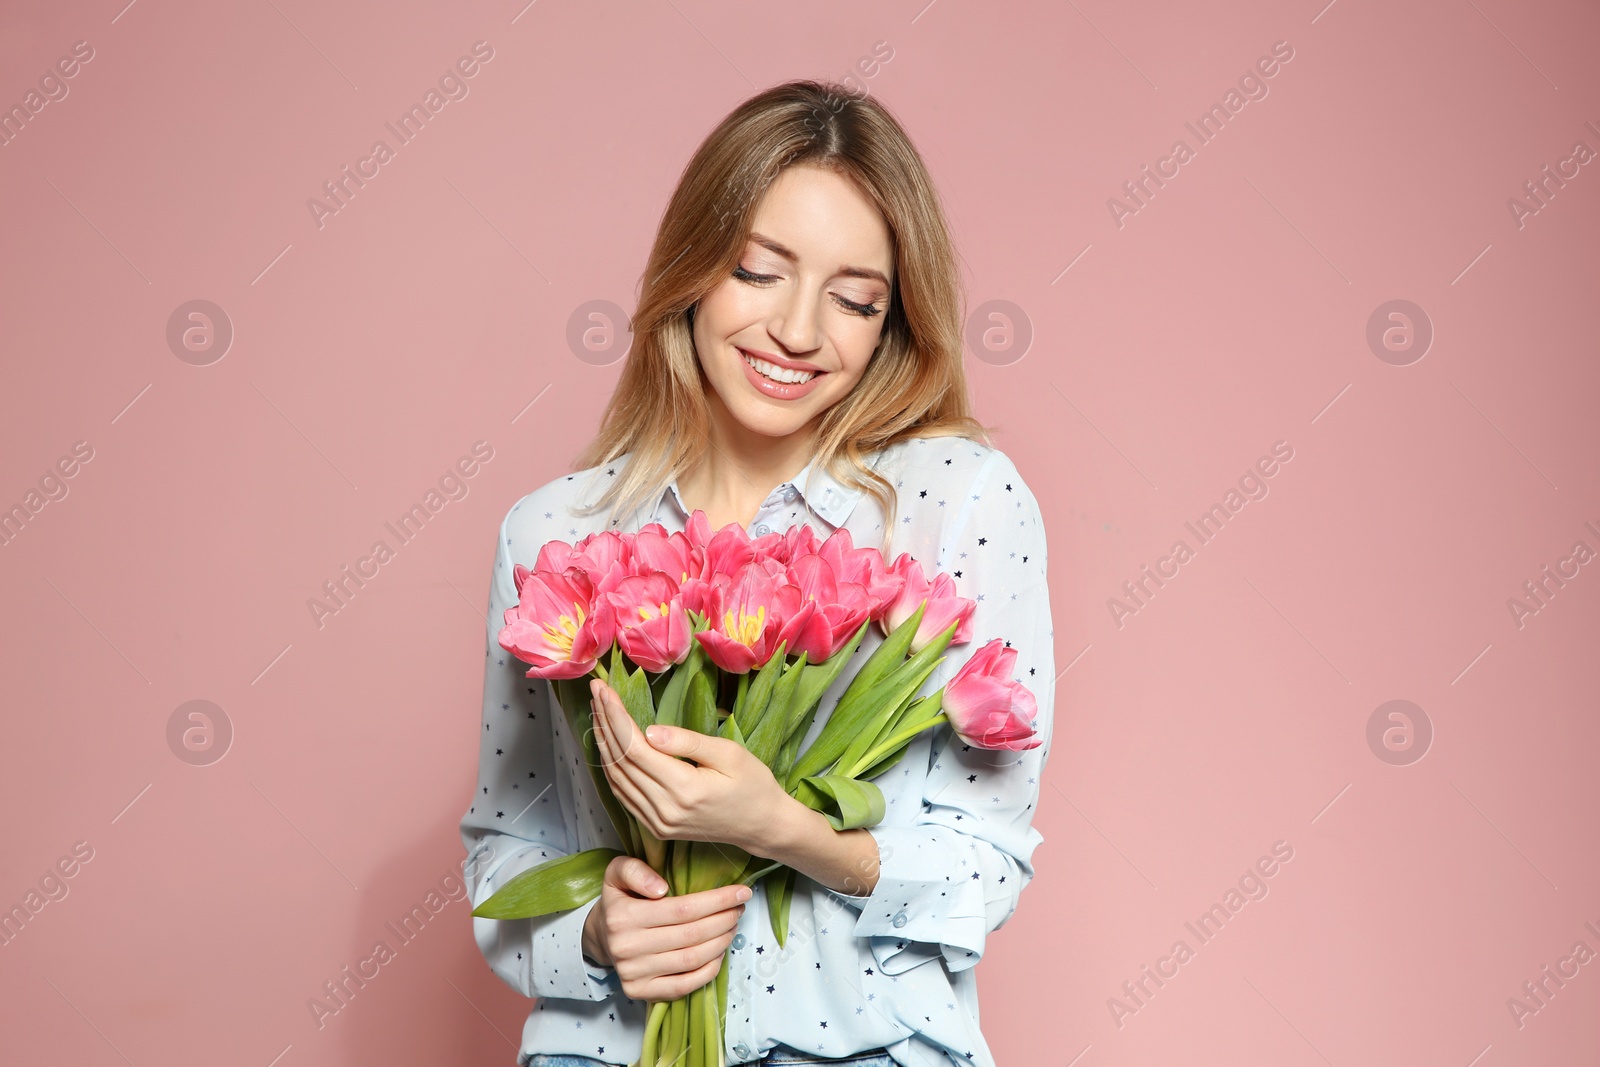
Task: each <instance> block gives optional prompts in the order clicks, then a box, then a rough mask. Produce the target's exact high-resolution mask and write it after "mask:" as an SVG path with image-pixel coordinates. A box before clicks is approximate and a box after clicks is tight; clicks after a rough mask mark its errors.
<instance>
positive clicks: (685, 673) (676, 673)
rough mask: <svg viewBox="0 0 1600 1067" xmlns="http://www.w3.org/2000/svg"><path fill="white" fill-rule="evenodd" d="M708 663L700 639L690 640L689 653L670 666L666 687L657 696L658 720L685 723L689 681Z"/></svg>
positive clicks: (667, 723) (677, 724) (670, 723)
mask: <svg viewBox="0 0 1600 1067" xmlns="http://www.w3.org/2000/svg"><path fill="white" fill-rule="evenodd" d="M705 665H706V653H705V649H704V648H703V647H702V646H701V644H700V642H699V641H694V640H691V641H690V642H689V654H688V655H686V656H684V658H683V662H682V663H680V664H678V665H677V666H676V667H672V668H669V669H668V671H667V674H666V677H667V678H668V679H669V680H668V682H667V684H666V687H665V688H664V689H663V690H662V691H661V693H660V694H659V695H658V696H657V698H656V722H658V723H661V724H662V725H663V726H682V725H683V702H684V699H685V697H686V696H687V695H688V692H689V681H690V680H691V679H692V678H693V677H694V676H695V675H696V674H699V673H700V672H701V671H702V670H704V669H705Z"/></svg>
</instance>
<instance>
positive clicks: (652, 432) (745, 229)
mask: <svg viewBox="0 0 1600 1067" xmlns="http://www.w3.org/2000/svg"><path fill="white" fill-rule="evenodd" d="M799 164H809V165H811V166H819V167H826V168H828V169H831V170H833V171H834V172H836V173H838V174H839V175H841V176H842V177H845V178H847V179H849V180H851V181H853V182H854V184H855V185H856V186H857V187H858V188H859V189H860V190H861V191H862V193H863V194H864V195H865V196H866V197H867V198H868V199H869V200H871V201H872V202H873V203H874V204H876V205H877V208H878V210H879V211H880V212H882V214H883V217H884V220H885V221H886V223H887V224H888V228H889V231H890V234H891V239H892V242H893V248H894V270H893V286H892V291H891V294H890V298H889V307H888V310H887V312H886V315H885V319H884V327H883V333H882V336H881V340H880V343H879V346H878V348H877V350H876V352H875V354H874V355H873V356H872V358H871V359H870V360H869V361H868V364H867V368H866V370H865V372H864V373H863V375H862V377H861V380H860V381H859V382H857V383H856V385H855V387H854V388H853V389H852V390H851V391H850V393H849V394H848V395H847V396H845V397H844V399H842V400H840V401H839V402H838V403H836V404H834V405H833V406H832V407H831V408H829V409H828V410H827V411H826V412H825V413H824V414H823V415H822V417H821V419H820V421H819V424H818V433H817V448H816V453H815V456H816V462H817V464H818V466H819V467H821V468H824V469H826V470H827V471H828V472H829V473H831V474H832V475H833V476H834V477H835V478H837V479H839V480H840V481H841V482H843V483H844V484H846V485H849V486H851V487H852V488H856V489H860V490H863V491H865V492H867V493H869V494H870V495H872V496H873V498H874V499H876V500H877V502H878V504H879V506H880V507H881V508H882V509H883V511H884V514H885V516H886V517H887V521H886V522H885V523H884V544H885V546H887V544H888V541H889V536H890V534H891V532H892V531H893V529H894V510H895V507H896V494H895V491H894V487H893V486H892V485H890V484H889V482H888V480H887V479H885V478H883V477H882V476H880V475H879V474H878V473H877V472H876V471H874V470H873V469H871V468H870V467H869V466H868V465H867V462H866V459H865V457H867V456H870V455H872V454H873V453H876V452H878V451H879V450H881V449H883V448H886V447H888V446H890V445H893V444H896V443H898V442H900V441H902V440H905V439H907V438H913V437H964V438H968V439H970V440H976V441H980V442H982V443H984V444H986V445H987V444H989V443H990V442H989V440H988V438H989V434H990V430H989V428H988V427H986V426H984V425H983V424H982V423H980V422H978V421H977V420H976V419H975V418H974V417H973V415H972V412H971V400H970V398H969V397H968V395H967V383H966V372H965V368H964V365H963V363H962V329H961V324H962V318H963V314H964V308H963V306H962V305H963V301H962V293H961V285H960V277H959V274H958V270H957V264H956V255H955V250H954V247H953V245H952V243H951V240H950V234H949V230H948V227H947V225H946V222H945V218H944V214H943V211H942V209H941V206H940V203H939V198H938V193H937V192H936V190H935V189H934V186H933V181H932V179H931V178H930V176H929V174H928V171H927V168H926V167H925V166H924V165H923V162H922V157H921V156H919V155H918V154H917V150H916V148H915V147H913V146H912V144H911V141H910V139H909V138H908V137H907V136H906V133H905V130H904V129H902V128H901V126H900V124H899V122H898V121H896V119H895V118H894V116H893V115H892V114H890V112H889V111H888V109H886V108H885V107H884V106H883V105H882V104H880V103H879V102H878V101H876V100H874V99H872V98H871V97H869V96H866V95H856V94H854V93H852V92H851V91H850V90H848V89H846V88H844V87H843V86H842V85H838V84H837V83H832V82H818V81H812V80H800V81H791V82H786V83H784V84H782V85H777V86H774V87H773V88H770V89H767V90H766V91H764V92H762V93H759V94H757V95H756V96H753V97H751V98H750V99H748V100H746V101H745V102H744V103H742V104H740V105H739V106H738V107H737V108H735V109H734V110H733V111H732V112H730V113H729V114H728V116H727V117H726V118H724V119H723V120H722V122H721V123H720V124H718V126H717V128H716V129H715V130H713V131H712V132H711V134H710V135H709V136H708V137H707V138H706V139H705V141H704V142H703V143H702V144H701V145H700V147H699V149H698V150H696V152H695V154H694V157H693V158H692V159H690V161H689V163H688V166H686V167H685V168H684V171H683V174H682V176H681V177H680V178H679V180H678V187H677V189H676V190H674V192H673V194H672V199H671V201H670V202H669V203H668V204H667V208H666V211H665V212H664V213H663V215H662V219H661V225H660V228H659V229H658V230H657V232H656V240H655V245H654V247H653V248H652V249H651V250H650V258H649V261H648V263H647V265H646V269H645V274H644V277H643V279H642V284H641V291H640V295H639V304H638V309H637V310H636V312H635V314H634V317H633V324H632V330H633V335H634V339H633V345H632V347H631V349H630V351H629V353H628V356H627V360H626V362H625V363H624V364H623V367H622V375H621V378H620V380H619V381H618V382H617V387H616V390H615V391H614V392H613V393H612V395H611V400H610V403H609V404H607V406H606V410H605V413H604V415H603V416H602V418H601V425H600V430H599V433H598V434H597V435H596V437H595V438H594V440H593V441H591V442H590V443H589V445H588V446H587V447H586V448H585V449H584V450H583V452H582V453H581V454H580V455H579V456H578V457H577V459H576V460H575V463H576V466H575V468H574V469H575V470H586V469H588V468H591V467H597V466H600V465H603V464H606V463H609V462H610V461H612V460H613V459H616V458H617V457H619V456H621V455H623V454H624V453H632V455H631V457H630V459H629V462H628V463H627V465H626V469H624V470H623V471H622V472H621V474H620V476H619V477H615V478H612V479H610V480H609V481H610V483H611V484H610V485H609V486H608V487H607V489H606V490H605V492H604V493H603V494H602V495H601V496H600V497H599V498H598V499H597V500H595V501H594V502H593V503H592V504H590V505H589V506H588V507H586V508H583V509H581V513H582V514H590V513H592V512H594V511H597V510H599V509H600V508H602V507H608V506H609V507H611V508H613V511H612V515H613V516H615V515H617V514H619V513H631V512H632V511H633V510H634V509H636V508H638V507H640V506H641V505H643V504H644V503H646V502H647V501H648V499H649V498H650V497H651V496H652V495H653V494H656V493H659V492H660V491H661V489H662V487H664V486H665V485H666V483H667V481H668V480H669V479H671V478H673V477H675V476H677V475H680V474H682V473H684V472H685V471H687V470H689V469H690V468H691V467H692V466H694V465H695V464H696V463H697V462H698V461H699V460H700V459H701V457H702V456H703V455H704V454H705V451H706V449H707V448H708V446H709V439H708V438H707V437H706V434H705V430H704V429H703V427H705V426H706V425H708V424H709V421H710V417H711V415H710V406H709V404H708V402H707V400H706V381H705V379H704V377H703V376H702V371H701V369H700V365H699V360H698V359H697V357H696V355H695V348H694V341H693V334H692V326H691V315H692V309H693V308H694V306H695V304H696V303H697V302H698V301H699V300H700V298H701V297H702V296H704V295H706V294H707V293H709V292H711V291H712V290H713V289H715V288H716V287H717V286H718V285H720V284H722V282H723V281H724V280H725V279H726V278H727V277H728V275H729V273H730V272H731V271H732V270H733V268H734V267H735V266H736V265H737V263H738V261H739V257H740V255H742V254H743V251H744V248H745V244H746V240H747V238H748V235H749V233H750V229H751V227H752V225H753V220H754V215H755V209H756V205H757V203H758V202H759V200H760V196H761V193H762V192H763V191H764V190H765V189H766V188H767V187H768V186H769V185H771V184H772V182H773V180H774V179H775V178H776V177H777V176H778V174H779V173H781V172H782V171H783V170H784V169H785V168H787V167H791V166H796V165H799ZM885 551H887V547H885Z"/></svg>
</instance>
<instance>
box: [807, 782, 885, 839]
mask: <svg viewBox="0 0 1600 1067" xmlns="http://www.w3.org/2000/svg"><path fill="white" fill-rule="evenodd" d="M795 799H796V800H798V801H800V803H802V804H804V805H805V806H806V807H808V808H811V809H812V810H813V811H820V812H822V814H823V815H825V816H827V819H828V822H830V823H831V824H833V828H834V829H835V830H854V829H857V828H858V827H863V826H876V825H878V823H880V822H882V821H883V812H884V807H885V805H884V800H883V790H881V789H879V788H878V787H877V786H876V785H874V784H873V783H872V782H863V781H861V780H859V779H857V778H846V777H845V776H844V775H842V774H828V775H821V776H814V777H810V778H803V779H801V781H800V785H799V788H798V789H797V790H796V791H795Z"/></svg>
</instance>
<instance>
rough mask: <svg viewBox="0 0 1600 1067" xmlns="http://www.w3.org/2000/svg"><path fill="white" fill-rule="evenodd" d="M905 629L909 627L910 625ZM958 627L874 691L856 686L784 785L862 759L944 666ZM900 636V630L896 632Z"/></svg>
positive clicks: (942, 636)
mask: <svg viewBox="0 0 1600 1067" xmlns="http://www.w3.org/2000/svg"><path fill="white" fill-rule="evenodd" d="M906 625H908V626H909V625H910V623H909V622H908V623H907V624H906ZM955 626H956V624H955V623H951V624H950V626H949V627H947V628H946V629H945V632H944V633H943V634H942V635H941V636H940V637H939V638H936V639H935V640H934V641H932V642H931V643H930V644H929V645H928V647H927V648H924V649H923V650H922V651H921V652H918V653H917V654H916V655H915V656H912V657H911V658H910V659H908V660H906V662H905V663H903V664H901V665H900V666H899V667H898V668H896V669H895V670H893V671H891V672H890V673H889V674H888V675H886V676H885V677H884V678H883V680H882V681H880V682H879V683H878V685H876V686H875V687H873V688H871V689H868V690H866V691H860V692H858V691H857V690H856V687H855V685H854V683H852V684H851V686H850V688H849V689H848V690H846V692H845V695H844V696H843V697H841V698H840V700H839V705H838V706H837V707H836V708H834V709H833V714H832V715H830V716H829V717H828V721H827V722H826V723H824V724H823V727H822V732H821V733H819V734H818V735H817V739H816V740H815V741H813V742H812V743H811V747H810V748H808V749H806V751H805V752H804V753H802V754H801V756H800V758H799V760H797V761H796V762H795V765H794V767H793V768H792V769H791V770H790V771H789V776H788V779H787V780H786V782H785V784H786V785H787V786H788V788H789V790H790V791H791V792H792V791H793V789H794V787H795V785H796V783H798V782H799V781H800V779H802V778H805V777H807V776H809V775H813V774H821V773H825V772H826V771H828V770H830V769H832V768H833V767H834V766H835V765H837V764H839V763H840V760H841V757H844V756H845V755H846V754H847V753H853V758H859V757H860V756H862V755H864V754H865V753H866V751H867V749H866V746H867V745H869V744H871V743H872V738H873V737H875V736H877V733H878V730H879V729H880V728H881V727H882V724H883V719H884V717H885V716H897V715H898V714H899V713H900V708H901V705H902V704H904V703H905V702H906V701H907V700H909V699H910V698H911V697H912V695H913V694H915V693H916V691H917V690H918V689H920V688H921V687H922V683H923V682H925V681H927V679H928V676H929V675H930V674H932V673H933V671H934V669H935V668H936V667H938V665H939V663H940V662H941V661H940V660H939V659H937V658H935V657H937V656H938V655H939V654H940V653H941V652H943V651H944V648H945V646H946V645H947V644H949V639H950V638H951V637H953V636H954V635H955ZM895 632H896V633H897V634H898V633H899V631H898V630H896V631H895Z"/></svg>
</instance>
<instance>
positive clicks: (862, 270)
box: [750, 233, 889, 285]
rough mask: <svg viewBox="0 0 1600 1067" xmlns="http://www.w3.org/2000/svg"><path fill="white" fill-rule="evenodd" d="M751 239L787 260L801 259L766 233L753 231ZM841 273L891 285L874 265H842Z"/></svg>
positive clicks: (796, 260) (795, 260)
mask: <svg viewBox="0 0 1600 1067" xmlns="http://www.w3.org/2000/svg"><path fill="white" fill-rule="evenodd" d="M750 240H752V241H754V242H755V243H756V244H758V245H760V246H761V247H763V248H766V249H769V250H770V251H773V252H776V253H777V254H778V255H780V256H782V257H783V258H785V259H787V260H791V261H793V262H799V260H800V257H799V256H797V255H795V254H794V251H793V250H792V249H790V248H789V247H787V246H786V245H784V244H782V243H781V242H778V241H775V240H773V239H772V238H770V237H768V236H767V235H766V234H761V233H752V234H751V235H750ZM839 273H840V274H843V275H845V276H846V277H849V278H870V279H873V280H874V281H880V282H882V283H883V284H884V285H889V279H888V278H886V277H884V274H883V271H881V270H875V269H873V268H872V267H840V268H839Z"/></svg>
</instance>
